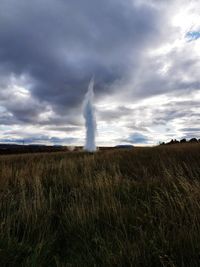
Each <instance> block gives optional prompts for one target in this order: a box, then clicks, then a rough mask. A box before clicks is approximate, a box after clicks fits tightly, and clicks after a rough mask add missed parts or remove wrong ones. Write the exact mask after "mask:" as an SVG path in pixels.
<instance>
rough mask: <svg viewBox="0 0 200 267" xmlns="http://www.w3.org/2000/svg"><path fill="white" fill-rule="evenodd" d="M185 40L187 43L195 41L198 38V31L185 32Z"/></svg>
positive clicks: (199, 34) (199, 35)
mask: <svg viewBox="0 0 200 267" xmlns="http://www.w3.org/2000/svg"><path fill="white" fill-rule="evenodd" d="M186 38H187V39H188V41H189V42H190V41H194V40H197V39H199V38H200V31H191V32H187V34H186Z"/></svg>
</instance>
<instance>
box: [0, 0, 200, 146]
mask: <svg viewBox="0 0 200 267" xmlns="http://www.w3.org/2000/svg"><path fill="white" fill-rule="evenodd" d="M199 10H200V3H199V1H195V0H193V1H190V0H175V1H172V0H169V1H157V0H127V1H124V0H101V1H98V0H85V1H82V0H77V1H74V0H65V1H64V0H57V1H55V0H35V1H27V0H18V1H15V0H1V8H0V141H1V142H20V141H21V140H25V141H26V142H27V143H45V144H49V143H50V144H66V145H69V144H71V145H82V144H83V143H84V134H85V130H84V126H83V125H84V123H83V116H82V101H83V98H84V95H85V93H86V91H87V86H88V83H89V80H90V78H91V77H92V76H93V75H94V76H95V103H96V112H97V119H98V121H97V123H98V138H97V141H98V145H108V146H109V145H115V144H119V143H131V144H147V145H152V144H156V143H158V142H159V141H167V140H170V139H171V138H191V137H197V138H200V116H199V115H200V107H199V103H200V102H199V101H200V75H199V73H200V52H199V51H200V15H199Z"/></svg>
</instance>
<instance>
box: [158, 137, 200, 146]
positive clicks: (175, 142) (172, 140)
mask: <svg viewBox="0 0 200 267" xmlns="http://www.w3.org/2000/svg"><path fill="white" fill-rule="evenodd" d="M184 143H193V144H195V143H196V144H197V143H200V139H197V138H191V139H190V140H186V139H185V138H183V139H181V140H180V141H178V140H176V139H171V141H170V142H168V143H165V142H162V143H160V145H174V144H184Z"/></svg>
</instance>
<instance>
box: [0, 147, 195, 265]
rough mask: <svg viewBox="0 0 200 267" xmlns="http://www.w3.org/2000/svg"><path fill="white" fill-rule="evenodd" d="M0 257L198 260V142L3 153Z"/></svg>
mask: <svg viewBox="0 0 200 267" xmlns="http://www.w3.org/2000/svg"><path fill="white" fill-rule="evenodd" d="M0 266H1V267H4V266H13V267H18V266H28V267H33V266H34V267H40V266H41V267H43V266H45V267H47V266H48V267H51V266H53V267H54V266H58V267H65V266H69V267H75V266H77V267H79V266H80V267H85V266H86V267H90V266H91V267H92V266H94V267H95V266H96V267H98V266H102V267H107V266H108V267H109V266H119V267H123V266H124V267H125V266H127V267H128V266H134V267H137V266H141V267H157V266H163V267H176V266H183V267H186V266H191V267H197V266H200V144H178V145H169V146H158V147H153V148H133V149H132V150H120V149H118V150H117V149H113V150H104V151H99V152H97V153H94V154H90V153H86V152H78V151H77V152H56V153H35V154H21V155H1V156H0Z"/></svg>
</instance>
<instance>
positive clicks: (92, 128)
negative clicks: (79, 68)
mask: <svg viewBox="0 0 200 267" xmlns="http://www.w3.org/2000/svg"><path fill="white" fill-rule="evenodd" d="M93 88H94V78H92V79H91V81H90V83H89V86H88V91H87V93H86V95H85V98H84V102H83V116H84V118H85V126H86V142H85V150H86V151H89V152H94V151H96V144H95V135H96V118H95V109H94V104H93V98H94V91H93Z"/></svg>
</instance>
